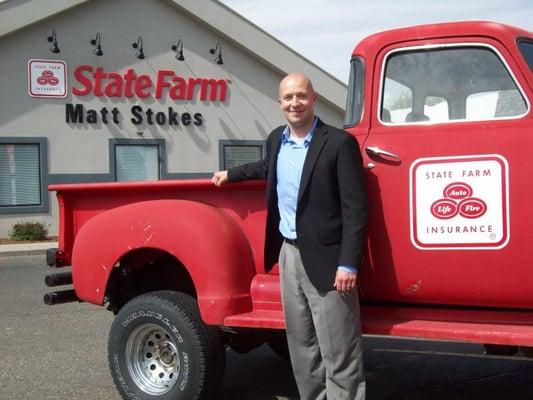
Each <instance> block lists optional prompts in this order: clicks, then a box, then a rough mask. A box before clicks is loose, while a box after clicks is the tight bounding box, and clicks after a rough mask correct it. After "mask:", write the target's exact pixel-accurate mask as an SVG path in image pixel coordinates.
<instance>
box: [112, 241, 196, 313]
mask: <svg viewBox="0 0 533 400" xmlns="http://www.w3.org/2000/svg"><path fill="white" fill-rule="evenodd" d="M156 290H173V291H177V292H183V293H187V294H188V295H190V296H192V297H194V298H197V295H196V289H195V287H194V282H193V280H192V278H191V275H190V274H189V272H188V271H187V269H186V268H185V266H184V265H183V264H182V263H181V262H180V261H179V260H178V259H176V258H175V257H174V256H173V255H172V254H169V253H167V252H165V251H162V250H158V249H150V248H143V249H136V250H133V251H131V252H129V253H127V254H125V255H124V256H123V257H122V258H121V259H120V261H119V262H118V264H117V266H116V267H115V268H114V269H113V272H112V273H111V276H110V277H109V283H108V285H107V288H106V302H107V303H108V307H107V308H108V309H109V310H111V311H113V313H115V314H116V313H117V312H118V311H119V310H120V309H121V308H122V306H123V305H124V304H126V303H127V302H128V301H129V300H131V299H132V298H134V297H137V296H139V295H140V294H143V293H148V292H153V291H156Z"/></svg>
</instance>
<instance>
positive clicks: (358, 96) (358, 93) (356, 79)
mask: <svg viewBox="0 0 533 400" xmlns="http://www.w3.org/2000/svg"><path fill="white" fill-rule="evenodd" d="M364 78H365V65H364V63H363V60H362V59H361V58H360V57H353V58H352V60H351V61H350V79H349V82H348V97H347V99H346V116H345V119H344V127H345V128H350V127H354V126H356V125H358V124H359V122H360V121H361V115H362V113H363V90H364V81H365V79H364Z"/></svg>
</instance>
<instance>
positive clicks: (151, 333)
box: [44, 22, 533, 399]
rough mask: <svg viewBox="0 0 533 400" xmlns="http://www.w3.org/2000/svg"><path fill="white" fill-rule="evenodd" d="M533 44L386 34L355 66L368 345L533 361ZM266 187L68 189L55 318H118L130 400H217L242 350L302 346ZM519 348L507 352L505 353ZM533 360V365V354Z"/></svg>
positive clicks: (488, 26) (117, 339) (57, 255)
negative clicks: (459, 345) (291, 317)
mask: <svg viewBox="0 0 533 400" xmlns="http://www.w3.org/2000/svg"><path fill="white" fill-rule="evenodd" d="M532 99H533V34H532V33H531V32H528V31H525V30H520V29H516V28H513V27H509V26H504V25H500V24H496V23H488V22H461V23H447V24H434V25H426V26H417V27H411V28H404V29H396V30H391V31H386V32H381V33H377V34H374V35H372V36H370V37H368V38H366V39H364V40H363V41H361V42H360V43H359V44H358V45H357V46H356V48H355V50H354V51H353V54H352V58H351V76H350V82H349V90H348V101H347V110H346V125H345V129H346V130H347V131H348V132H349V133H351V134H352V135H354V136H355V137H356V139H357V140H358V141H359V144H360V146H361V149H362V152H363V159H364V164H365V168H366V178H367V186H368V195H369V204H370V222H369V228H368V242H367V243H368V245H367V251H366V255H365V258H364V265H363V266H362V268H361V272H360V287H359V290H360V296H361V299H362V304H363V305H362V320H363V329H364V332H365V333H367V334H377V335H390V336H402V337H416V338H430V339H438V340H460V341H468V342H475V343H482V344H485V345H487V349H488V350H489V351H501V350H506V351H507V352H508V353H509V354H511V353H512V352H515V351H518V350H521V349H526V350H527V348H528V347H530V346H533V246H532V244H531V243H530V242H529V241H530V239H531V237H530V235H529V234H528V232H529V229H530V228H531V227H532V223H533V207H532V206H531V201H530V196H533V192H532V191H531V186H530V183H528V182H530V179H531V177H532V176H533V161H532V157H531V155H532V154H533V138H532V135H533V113H532V112H531V100H532ZM264 188H265V186H264V183H262V182H246V183H239V184H233V185H228V186H226V187H223V188H215V187H213V186H212V184H211V183H210V182H209V181H208V180H183V181H159V182H134V183H102V184H72V185H54V186H51V187H50V190H52V191H56V192H57V198H58V201H59V206H60V232H59V248H58V249H51V250H50V251H49V253H48V264H49V265H50V266H51V267H64V266H71V269H68V268H67V269H66V272H54V273H50V274H49V275H48V276H47V277H46V283H47V284H48V285H49V286H62V285H70V284H73V288H62V289H61V290H58V291H55V292H51V293H48V294H46V295H45V298H44V301H45V302H46V303H47V304H57V303H62V302H67V301H77V300H80V301H85V302H89V303H92V304H96V305H105V306H107V308H108V309H109V310H111V311H112V312H114V313H116V318H115V320H114V323H113V325H112V327H111V332H110V335H109V347H108V354H109V363H110V368H111V373H112V376H113V379H114V381H115V384H116V386H117V388H118V390H119V391H120V393H121V394H122V396H123V397H124V398H129V399H140V398H143V399H149V398H153V399H155V398H158V399H167V398H169V399H170V398H172V399H203V398H207V397H209V396H212V395H213V393H214V391H215V390H216V387H217V385H218V384H219V383H220V381H221V379H222V376H223V371H224V356H225V345H229V346H230V347H231V348H233V349H235V350H237V351H247V350H249V349H252V348H254V347H255V346H257V345H259V344H262V343H265V342H267V343H269V344H270V345H271V347H272V348H273V349H274V350H275V351H277V352H278V353H279V354H282V355H283V354H285V355H286V349H285V347H284V342H283V340H284V336H283V328H284V320H283V314H282V306H281V300H280V293H279V278H278V273H277V268H275V269H274V270H273V271H272V272H270V273H265V272H264V267H263V240H264V223H265V194H264ZM503 346H505V347H503ZM526 353H527V352H526Z"/></svg>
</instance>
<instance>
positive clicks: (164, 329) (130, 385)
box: [108, 291, 225, 400]
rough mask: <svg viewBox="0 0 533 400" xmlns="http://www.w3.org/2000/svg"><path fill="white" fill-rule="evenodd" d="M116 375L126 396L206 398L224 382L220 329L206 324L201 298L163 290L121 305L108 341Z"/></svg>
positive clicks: (166, 399) (135, 399)
mask: <svg viewBox="0 0 533 400" xmlns="http://www.w3.org/2000/svg"><path fill="white" fill-rule="evenodd" d="M108 358H109V367H110V369H111V375H112V376H113V381H114V383H115V386H116V387H117V389H118V391H119V392H120V394H121V395H122V398H123V399H130V400H131V399H133V400H138V399H143V400H144V399H158V400H170V399H172V400H204V399H210V398H214V396H215V393H216V390H217V388H218V387H219V386H220V384H221V382H222V378H223V376H224V367H225V348H224V345H223V342H222V337H221V333H220V330H219V329H218V328H216V327H210V326H207V325H205V324H204V323H203V322H202V321H201V318H200V313H199V310H198V306H197V304H196V301H195V300H194V299H193V298H192V297H190V296H188V295H186V294H183V293H177V292H172V291H158V292H151V293H147V294H143V295H141V296H139V297H136V298H134V299H132V300H130V301H129V302H128V303H126V304H125V305H124V307H122V309H121V310H120V311H119V313H118V314H117V316H116V317H115V320H114V321H113V324H112V325H111V331H110V335H109V341H108Z"/></svg>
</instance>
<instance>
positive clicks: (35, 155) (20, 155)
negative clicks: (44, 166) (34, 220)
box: [0, 143, 42, 207]
mask: <svg viewBox="0 0 533 400" xmlns="http://www.w3.org/2000/svg"><path fill="white" fill-rule="evenodd" d="M40 166H41V160H40V148H39V144H37V143H0V207H8V206H40V205H41V204H42V194H41V171H40Z"/></svg>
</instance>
